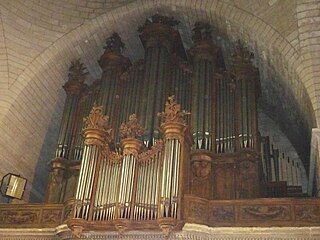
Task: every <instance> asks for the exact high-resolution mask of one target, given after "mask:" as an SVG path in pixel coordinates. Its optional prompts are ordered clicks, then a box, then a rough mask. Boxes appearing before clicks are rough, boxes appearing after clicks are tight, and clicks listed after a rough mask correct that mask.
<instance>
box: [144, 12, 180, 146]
mask: <svg viewBox="0 0 320 240" xmlns="http://www.w3.org/2000/svg"><path fill="white" fill-rule="evenodd" d="M177 24H178V22H177V21H174V20H172V19H170V18H167V17H162V16H158V15H157V16H153V17H152V18H151V19H150V20H148V22H146V24H145V25H144V26H142V27H141V28H140V30H139V31H140V32H141V35H140V38H141V41H142V43H143V45H144V48H145V74H144V83H143V84H144V86H148V87H145V88H144V91H143V93H142V95H143V96H142V104H141V105H140V106H141V109H140V111H139V116H141V122H142V124H143V126H144V128H145V129H146V132H145V136H144V141H145V144H146V145H147V146H148V147H151V146H152V145H153V144H154V141H155V139H157V138H159V133H158V130H157V128H158V126H159V120H158V119H157V117H156V115H157V113H158V112H160V111H161V109H162V106H163V105H164V103H165V97H166V96H167V93H166V88H165V85H166V83H167V81H168V79H169V74H170V70H169V63H170V55H171V54H172V53H173V52H174V51H177V49H176V48H175V44H176V42H177V41H179V40H180V35H179V32H178V31H177V30H175V29H174V28H173V27H174V26H175V25H177Z"/></svg>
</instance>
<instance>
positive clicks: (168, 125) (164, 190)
mask: <svg viewBox="0 0 320 240" xmlns="http://www.w3.org/2000/svg"><path fill="white" fill-rule="evenodd" d="M185 114H186V112H184V111H181V108H180V105H179V104H177V103H176V102H175V100H174V98H173V97H169V99H168V102H167V103H166V107H165V111H164V112H163V113H161V114H160V116H161V117H162V122H163V123H162V124H161V129H162V131H163V135H164V145H165V146H164V153H163V154H164V155H163V156H164V159H163V168H162V171H161V178H162V180H161V186H160V196H159V197H160V199H159V200H160V202H159V207H158V217H159V220H158V221H159V225H160V227H161V228H162V227H164V226H166V227H167V226H168V225H169V226H170V224H169V223H168V222H167V221H166V219H171V220H173V221H174V220H180V217H181V216H180V208H181V204H182V201H181V199H182V193H183V190H184V189H185V188H184V186H183V182H182V179H184V177H185V176H184V174H185V169H184V167H185V165H186V164H185V163H184V162H183V161H186V157H185V156H184V149H185V148H187V146H188V143H187V141H186V136H185V135H186V131H185V130H186V125H185V121H184V115H185Z"/></svg>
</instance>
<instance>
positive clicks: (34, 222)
mask: <svg viewBox="0 0 320 240" xmlns="http://www.w3.org/2000/svg"><path fill="white" fill-rule="evenodd" d="M63 215H64V213H63V205H62V204H0V228H25V227H28V228H42V227H56V226H58V225H60V224H61V223H62V218H63Z"/></svg>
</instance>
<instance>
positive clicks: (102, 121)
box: [83, 103, 109, 131]
mask: <svg viewBox="0 0 320 240" xmlns="http://www.w3.org/2000/svg"><path fill="white" fill-rule="evenodd" d="M83 120H84V122H85V128H84V129H87V128H95V129H100V130H104V131H107V130H108V120H109V117H108V116H107V115H103V114H102V106H97V104H96V103H94V105H93V107H92V109H91V111H90V114H89V116H88V117H86V118H84V119H83Z"/></svg>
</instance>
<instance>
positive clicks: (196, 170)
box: [191, 160, 211, 179]
mask: <svg viewBox="0 0 320 240" xmlns="http://www.w3.org/2000/svg"><path fill="white" fill-rule="evenodd" d="M191 171H192V174H193V175H194V176H195V177H197V178H199V179H207V178H208V177H209V175H210V173H211V162H210V161H205V160H204V161H200V160H198V161H192V163H191Z"/></svg>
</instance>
